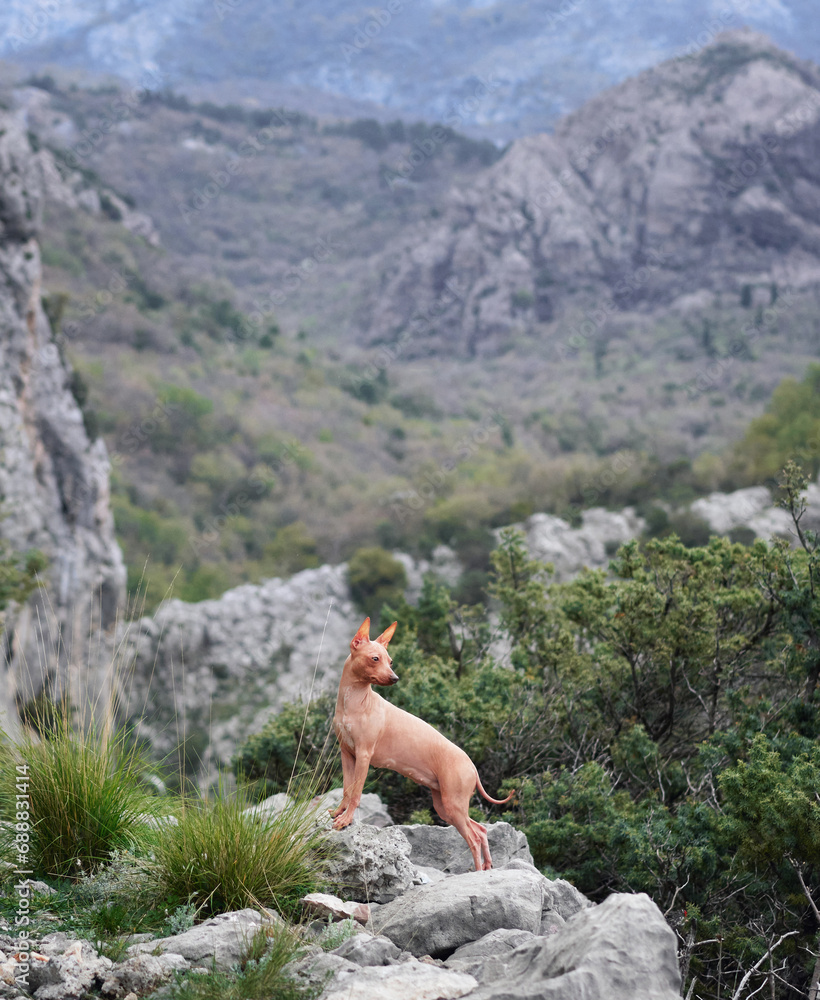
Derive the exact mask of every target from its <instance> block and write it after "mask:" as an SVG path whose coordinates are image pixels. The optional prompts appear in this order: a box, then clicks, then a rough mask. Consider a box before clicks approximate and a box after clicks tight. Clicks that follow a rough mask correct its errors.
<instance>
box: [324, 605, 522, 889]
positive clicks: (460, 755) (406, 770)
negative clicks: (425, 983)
mask: <svg viewBox="0 0 820 1000" xmlns="http://www.w3.org/2000/svg"><path fill="white" fill-rule="evenodd" d="M397 624H398V622H393V624H392V625H391V626H390V628H388V629H386V630H385V631H384V632H382V634H381V635H380V636H379V637H378V639H373V640H371V638H370V619H369V618H365V620H364V623H363V624H362V626H361V628H360V629H359V631H358V632H357V633H356V634H355V635H354V636H353V639H352V641H351V643H350V656H348V658H347V659H346V660H345V665H344V668H343V669H342V679H341V680H340V681H339V697H338V698H337V699H336V714H335V715H334V717H333V728H334V730H335V731H336V736H337V737H338V739H339V745H340V747H341V750H342V771H343V772H344V795H343V796H342V802H341V805H340V806H339V808H338V809H336V810H334V811H332V815H333V817H334V820H333V826H334V829H336V830H341V829H342V827H345V826H347V825H348V824H349V823H350V822H352V820H353V814H354V813H355V812H356V809H357V808H358V805H359V803H360V802H361V798H362V789H363V788H364V781H365V778H366V777H367V771H368V768H369V767H370V765H371V764H372V765H373V766H374V767H387V768H390V770H391V771H398V772H399V774H403V775H405V776H406V777H408V778H412V780H413V781H415V782H416V783H417V784H419V785H425V786H426V787H427V788H429V789H430V791H431V792H432V793H433V805H434V806H435V810H436V812H437V813H438V814H439V816H441V818H442V819H443V820H444V822H445V823H450V824H451V825H452V826H454V827H455V828H456V830H458V832H459V833H460V834H461V836H462V837H463V838H464V839H465V840H466V841H467V846H468V847H469V848H470V853H471V854H472V856H473V861H474V862H475V867H476V871H481V870H482V869H485V868H492V866H493V862H492V858H491V857H490V846H489V844H488V842H487V828H486V827H485V826H482V825H481V823H476V822H475V820H472V819H470V817H469V814H468V809H469V807H470V799H471V797H472V795H473V792H474V791H475V790H476V787H477V788H478V790H479V792H481V794H482V795H483V796H484V798H485V799H486V800H487V801H488V802H494V803H495V804H496V805H503V804H504V803H505V802H509V800H510V799H511V798H512V796H513V795H514V794H515V793H514V792H511V793H510V794H509V795H508V796H507V798H506V799H491V798H490V796H489V795H488V794H487V793H486V792H485V791H484V788H483V787H482V785H481V779H480V778H479V777H478V771H477V770H476V767H475V764H473V762H472V761H471V760H470V758H469V757H468V756H467V754H466V753H465V752H464V751H463V750H462V749H461V748H460V747H457V746H456V745H455V743H451V742H450V741H449V740H448V739H446V738H445V737H444V736H442V735H441V733H439V732H438V731H437V730H435V729H433V727H432V726H429V725H428V724H427V723H426V722H424V721H423V720H421V719H419V718H417V717H416V716H415V715H410V713H409V712H405V711H403V710H402V709H400V708H397V707H396V706H395V705H391V704H390V702H389V701H385V700H384V698H382V697H381V695H378V694H376V692H375V691H374V690H373V689H372V688H371V687H370V685H371V684H382V685H387V684H395V683H396V681H397V680H398V677H397V676H396V674H394V673H393V670H392V667H391V664H392V662H393V661H392V660H391V659H390V656H389V654H388V652H387V644H388V643H389V642H390V640H391V639H392V638H393V633H394V632H395V631H396V625H397ZM482 854H483V856H484V857H483V861H482Z"/></svg>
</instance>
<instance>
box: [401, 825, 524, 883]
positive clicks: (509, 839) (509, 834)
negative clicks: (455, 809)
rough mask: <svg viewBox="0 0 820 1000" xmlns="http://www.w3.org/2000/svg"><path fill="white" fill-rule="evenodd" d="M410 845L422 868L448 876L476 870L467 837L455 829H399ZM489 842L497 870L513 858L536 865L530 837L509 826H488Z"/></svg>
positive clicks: (418, 827) (411, 853)
mask: <svg viewBox="0 0 820 1000" xmlns="http://www.w3.org/2000/svg"><path fill="white" fill-rule="evenodd" d="M396 829H397V830H401V832H402V833H403V834H404V836H405V837H406V838H407V840H408V842H409V844H410V861H411V862H412V864H414V865H416V866H419V867H421V868H437V869H438V870H439V871H442V872H446V873H448V874H460V873H463V872H469V871H473V869H474V867H475V866H474V864H473V858H472V855H471V854H470V849H469V847H467V844H466V843H465V841H464V838H463V837H462V836H461V834H460V833H459V832H458V830H456V828H455V827H453V826H424V825H409V826H397V827H396ZM487 840H488V841H489V844H490V854H491V855H492V859H493V867H494V868H503V867H504V866H505V865H506V864H507V863H508V862H509V861H511V860H512V859H513V858H518V859H520V860H522V861H526V862H527V863H528V864H530V865H531V864H532V854H531V853H530V848H529V845H528V844H527V838H526V837H525V836H524V834H523V833H522V832H521V831H520V830H516V829H515V827H513V826H510V824H509V823H488V824H487Z"/></svg>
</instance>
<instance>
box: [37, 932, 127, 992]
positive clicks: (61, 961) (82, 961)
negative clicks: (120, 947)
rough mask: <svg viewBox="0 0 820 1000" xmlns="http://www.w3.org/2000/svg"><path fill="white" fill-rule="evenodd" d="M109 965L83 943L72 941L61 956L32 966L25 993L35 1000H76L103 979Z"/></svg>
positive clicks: (109, 960) (108, 961)
mask: <svg viewBox="0 0 820 1000" xmlns="http://www.w3.org/2000/svg"><path fill="white" fill-rule="evenodd" d="M112 965H113V962H112V961H111V959H110V958H101V957H100V956H99V955H98V954H97V952H96V951H95V950H94V949H93V948H92V947H91V945H90V944H88V943H87V942H85V941H74V943H73V944H71V945H70V946H69V947H68V948H67V949H66V950H65V951H64V952H63V953H62V954H61V955H53V956H52V957H50V958H48V959H47V960H46V961H44V962H40V961H38V962H32V963H31V969H30V971H29V990H30V991H31V993H32V994H33V995H34V996H35V997H36V1000H79V997H82V996H84V995H85V994H86V993H88V992H89V991H90V990H92V989H93V988H94V987H95V986H97V985H99V983H100V982H101V981H102V980H103V979H104V978H105V977H106V976H107V974H108V972H109V970H110V969H111V967H112Z"/></svg>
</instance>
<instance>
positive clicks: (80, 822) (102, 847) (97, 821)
mask: <svg viewBox="0 0 820 1000" xmlns="http://www.w3.org/2000/svg"><path fill="white" fill-rule="evenodd" d="M23 767H25V768H26V770H25V772H23V773H21V768H23ZM144 770H145V765H144V764H143V762H142V761H141V760H140V759H139V758H138V757H137V756H136V755H135V753H134V751H133V749H130V748H129V747H128V746H127V745H126V742H125V739H124V736H123V734H117V733H111V732H109V731H107V730H100V729H98V728H97V727H95V726H93V725H92V726H91V727H90V728H88V729H86V730H82V729H74V728H73V727H72V725H71V722H70V720H69V719H68V718H67V716H66V715H65V714H63V713H60V712H57V713H55V715H54V716H53V717H52V719H51V720H50V727H49V728H48V730H47V731H45V732H44V733H43V735H42V737H41V738H37V737H35V736H34V735H32V733H31V732H29V731H28V730H24V731H23V733H22V735H21V736H20V738H19V739H18V740H17V742H16V744H13V745H10V746H7V747H6V751H5V752H4V753H3V754H2V757H0V815H2V817H3V818H4V819H6V820H8V821H9V822H11V823H14V824H15V825H17V824H28V832H29V836H30V841H29V854H28V858H29V862H30V866H31V868H32V869H33V870H34V872H35V873H36V874H37V875H38V876H40V877H46V878H48V877H55V876H62V877H65V876H70V877H79V876H82V875H88V874H92V873H94V872H95V871H97V870H98V869H99V868H100V867H102V866H103V865H104V864H106V863H107V862H108V861H109V860H110V859H111V858H112V856H113V855H114V852H115V851H117V850H118V849H121V848H128V847H130V846H133V845H134V844H135V843H136V842H137V841H138V840H139V839H140V834H141V833H144V831H145V826H144V823H142V822H141V820H140V815H141V814H144V813H145V812H146V811H147V810H149V809H150V806H151V802H152V797H151V796H149V795H148V794H147V793H146V792H145V789H144V787H143V786H142V785H141V782H140V778H141V776H142V774H143V773H144ZM21 789H22V790H23V794H25V795H27V797H28V798H27V800H26V799H18V798H17V796H18V794H20V792H21ZM14 834H15V831H14V830H8V831H6V837H7V838H10V839H11V840H12V841H13V840H14ZM6 846H10V845H6Z"/></svg>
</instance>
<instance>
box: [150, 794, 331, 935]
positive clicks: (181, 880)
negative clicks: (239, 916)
mask: <svg viewBox="0 0 820 1000" xmlns="http://www.w3.org/2000/svg"><path fill="white" fill-rule="evenodd" d="M246 805H247V804H246V803H245V802H244V801H243V800H242V799H241V798H230V799H225V798H216V799H213V800H203V801H198V802H193V803H187V804H186V805H185V807H184V808H183V809H182V811H181V812H180V813H179V824H178V825H177V826H172V827H168V828H166V829H165V830H163V833H162V837H160V838H157V840H156V842H155V844H154V846H153V855H154V859H153V861H152V862H151V863H150V867H149V868H148V870H149V872H151V873H152V876H153V878H154V880H155V882H156V884H157V885H158V886H161V887H162V889H163V891H165V892H169V893H171V894H172V895H175V896H177V897H179V898H181V899H187V900H189V901H190V902H191V903H192V904H193V905H194V906H195V907H196V908H197V910H202V911H203V912H210V913H224V912H227V911H229V910H239V909H243V908H244V907H248V906H253V907H270V908H274V909H277V910H279V911H280V912H281V913H283V914H285V915H295V914H296V912H297V903H298V900H299V898H300V897H301V896H304V895H305V894H306V893H308V892H314V891H316V890H317V889H319V888H321V869H322V865H323V860H324V858H325V857H326V854H327V848H326V846H325V843H324V834H323V831H322V830H321V829H320V828H319V827H318V826H317V824H316V817H315V809H314V808H312V807H311V806H310V805H309V804H308V803H307V802H304V803H299V802H295V803H293V804H292V805H290V806H289V807H288V808H287V809H285V811H284V812H282V813H280V814H279V815H277V816H275V817H273V818H268V817H264V816H255V815H253V814H252V813H249V812H248V811H247V809H246Z"/></svg>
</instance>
